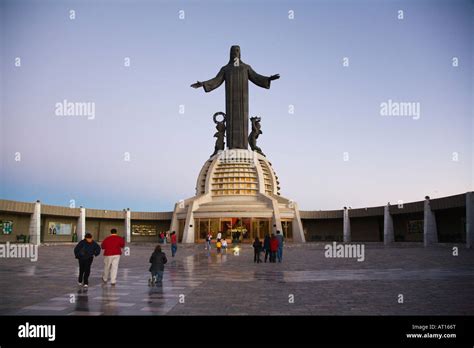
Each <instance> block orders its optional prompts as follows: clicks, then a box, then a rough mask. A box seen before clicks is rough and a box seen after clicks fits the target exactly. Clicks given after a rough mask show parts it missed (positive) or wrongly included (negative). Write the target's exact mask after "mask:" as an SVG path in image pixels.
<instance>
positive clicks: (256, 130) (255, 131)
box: [249, 116, 265, 156]
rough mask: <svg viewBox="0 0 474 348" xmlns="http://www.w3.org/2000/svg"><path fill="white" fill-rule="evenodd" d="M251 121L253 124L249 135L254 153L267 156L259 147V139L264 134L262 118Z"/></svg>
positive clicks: (251, 119)
mask: <svg viewBox="0 0 474 348" xmlns="http://www.w3.org/2000/svg"><path fill="white" fill-rule="evenodd" d="M250 121H251V122H252V131H251V132H250V134H249V144H250V148H251V149H252V151H257V152H258V153H259V154H261V155H263V156H265V154H264V153H263V152H262V149H261V148H259V147H258V146H257V138H258V136H259V135H260V134H263V133H262V131H261V129H260V128H262V126H261V125H260V117H257V116H255V117H250Z"/></svg>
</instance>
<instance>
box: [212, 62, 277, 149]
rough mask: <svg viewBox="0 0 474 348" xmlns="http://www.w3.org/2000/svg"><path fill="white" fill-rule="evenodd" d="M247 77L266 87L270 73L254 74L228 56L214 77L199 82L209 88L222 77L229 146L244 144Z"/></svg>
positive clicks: (245, 135)
mask: <svg viewBox="0 0 474 348" xmlns="http://www.w3.org/2000/svg"><path fill="white" fill-rule="evenodd" d="M249 80H250V81H252V82H253V83H254V84H256V85H257V86H259V87H262V88H267V89H268V88H270V82H271V81H270V77H268V76H263V75H259V74H257V73H256V72H255V71H254V70H253V69H252V67H251V66H250V65H247V64H245V63H243V62H242V61H240V62H239V65H238V66H235V65H234V62H233V61H232V60H231V61H229V63H228V64H227V65H225V66H224V67H222V68H221V70H220V71H219V73H218V74H217V76H216V77H214V78H213V79H210V80H208V81H205V82H203V87H204V90H205V91H206V92H210V91H212V90H213V89H216V88H217V87H219V86H220V85H221V84H222V82H224V81H225V113H226V126H227V129H226V132H227V147H228V148H229V149H247V148H248V124H249V120H248V119H249V83H248V81H249Z"/></svg>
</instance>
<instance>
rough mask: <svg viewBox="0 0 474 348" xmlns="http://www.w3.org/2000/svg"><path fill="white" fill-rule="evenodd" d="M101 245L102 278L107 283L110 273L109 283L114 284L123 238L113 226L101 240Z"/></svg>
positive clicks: (123, 243) (123, 242) (123, 245)
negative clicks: (102, 254)
mask: <svg viewBox="0 0 474 348" xmlns="http://www.w3.org/2000/svg"><path fill="white" fill-rule="evenodd" d="M101 246H102V249H104V275H103V276H102V280H103V281H104V283H106V284H107V281H108V279H109V274H110V283H111V284H112V285H115V283H116V282H117V272H118V265H119V261H120V255H122V249H123V248H124V247H125V240H124V239H123V238H122V237H120V236H118V235H117V230H116V229H115V228H112V230H110V236H108V237H107V238H105V239H104V240H103V241H102V245H101Z"/></svg>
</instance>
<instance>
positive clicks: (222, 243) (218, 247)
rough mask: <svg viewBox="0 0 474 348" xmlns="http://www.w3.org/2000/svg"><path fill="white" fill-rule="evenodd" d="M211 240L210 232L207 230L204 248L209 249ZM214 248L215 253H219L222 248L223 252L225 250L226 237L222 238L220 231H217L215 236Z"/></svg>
mask: <svg viewBox="0 0 474 348" xmlns="http://www.w3.org/2000/svg"><path fill="white" fill-rule="evenodd" d="M211 242H212V233H211V232H209V233H208V234H207V236H206V247H205V249H206V250H209V251H211ZM216 250H217V253H218V254H220V253H221V251H222V250H223V251H224V252H227V239H226V238H222V232H219V233H218V234H217V237H216Z"/></svg>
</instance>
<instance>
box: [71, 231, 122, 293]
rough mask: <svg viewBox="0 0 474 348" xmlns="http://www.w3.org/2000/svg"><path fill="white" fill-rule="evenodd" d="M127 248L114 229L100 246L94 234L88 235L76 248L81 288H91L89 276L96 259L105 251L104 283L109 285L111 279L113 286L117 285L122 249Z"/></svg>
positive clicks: (75, 253)
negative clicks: (93, 236)
mask: <svg viewBox="0 0 474 348" xmlns="http://www.w3.org/2000/svg"><path fill="white" fill-rule="evenodd" d="M123 248H125V240H124V239H123V238H122V237H120V236H118V235H117V230H116V229H115V228H113V229H112V230H111V231H110V236H108V237H107V238H105V239H104V240H103V241H102V243H101V245H99V244H98V243H97V242H96V241H94V239H93V238H92V234H90V233H86V235H85V236H84V239H83V240H81V241H80V242H79V243H77V245H76V247H75V248H74V256H75V257H76V259H77V260H78V261H79V279H78V280H77V282H78V285H79V286H83V287H84V288H87V287H88V286H89V275H90V274H91V266H92V262H93V261H94V257H97V256H99V255H100V252H101V250H103V251H104V273H103V274H102V281H103V282H104V284H107V282H108V280H109V277H110V283H111V285H112V286H115V284H116V283H117V272H118V266H119V262H120V255H122V249H123Z"/></svg>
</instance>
